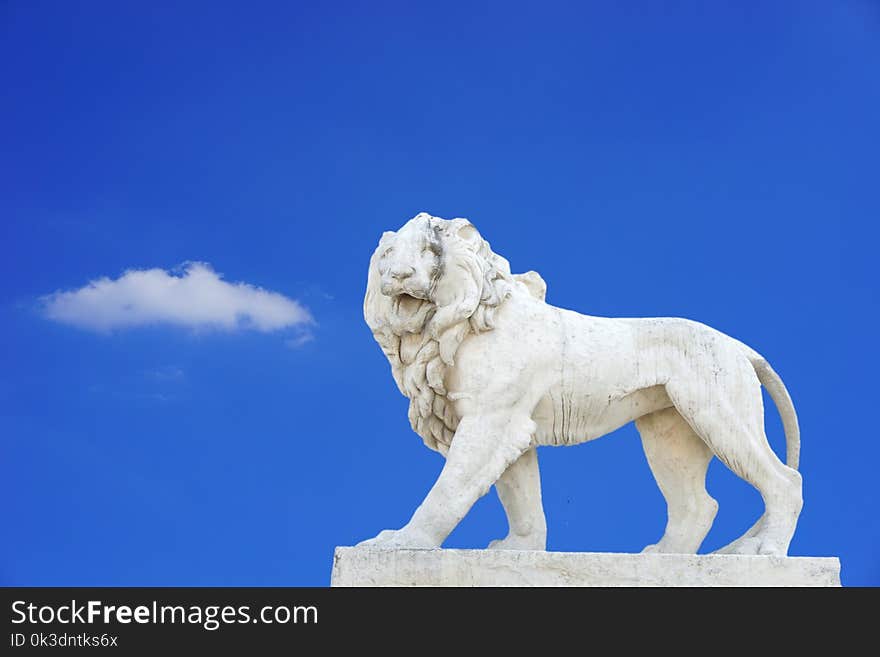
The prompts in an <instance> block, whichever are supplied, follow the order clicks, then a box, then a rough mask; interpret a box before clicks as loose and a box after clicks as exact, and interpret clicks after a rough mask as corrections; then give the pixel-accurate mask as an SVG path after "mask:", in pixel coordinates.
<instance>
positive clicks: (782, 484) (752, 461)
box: [666, 361, 803, 556]
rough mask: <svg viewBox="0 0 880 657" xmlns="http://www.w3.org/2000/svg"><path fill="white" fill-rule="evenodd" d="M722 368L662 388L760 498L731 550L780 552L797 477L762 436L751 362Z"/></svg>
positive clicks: (793, 514)
mask: <svg viewBox="0 0 880 657" xmlns="http://www.w3.org/2000/svg"><path fill="white" fill-rule="evenodd" d="M747 368H748V369H747ZM727 372H728V376H726V377H717V378H714V379H713V380H712V381H700V380H699V375H696V374H692V375H691V376H689V377H683V378H682V379H681V380H679V381H670V382H669V383H667V385H666V390H667V393H668V394H669V398H670V399H671V400H672V402H673V403H674V404H675V407H676V408H677V409H678V411H679V413H680V414H681V415H682V416H683V417H685V418H686V419H687V421H688V424H690V425H691V426H692V427H693V429H694V431H696V433H697V435H699V436H700V437H701V438H702V439H703V440H704V441H705V442H706V444H707V445H708V446H709V447H710V448H711V449H712V451H713V452H714V453H715V455H716V456H718V458H719V459H721V461H722V462H723V463H724V464H725V465H726V466H727V467H729V468H730V469H731V470H733V472H734V473H735V474H737V475H738V476H740V477H741V478H742V479H744V480H746V481H747V482H749V483H750V484H752V485H753V486H754V487H755V488H757V489H758V492H759V493H760V494H761V497H762V498H763V500H764V507H765V512H764V516H763V518H762V519H761V520H760V521H759V522H758V523H757V524H756V525H755V526H754V527H753V528H752V529H751V530H750V531H749V532H747V535H746V536H744V537H743V539H742V540H741V541H737V545H736V546H735V549H733V550H731V551H734V552H736V553H739V554H772V555H778V556H785V555H786V554H787V553H788V546H789V543H790V542H791V538H792V536H793V535H794V530H795V526H796V525H797V520H798V516H799V514H800V511H801V506H802V505H803V497H802V495H801V476H800V474H799V473H798V472H797V471H796V470H794V469H792V468H789V467H788V466H785V465H783V464H782V462H781V461H780V460H779V459H778V458H777V457H776V455H775V454H774V453H773V450H771V449H770V445H769V443H768V442H767V437H766V436H765V435H764V414H763V403H762V399H761V385H760V383H759V382H758V380H757V378H755V376H754V372H753V371H752V370H751V366H750V365H749V364H748V363H747V362H745V361H744V362H743V367H742V372H741V373H739V374H740V375H739V376H737V375H736V368H735V366H731V367H729V368H728V369H727ZM749 534H751V535H749Z"/></svg>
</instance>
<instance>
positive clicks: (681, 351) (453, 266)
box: [362, 213, 802, 555]
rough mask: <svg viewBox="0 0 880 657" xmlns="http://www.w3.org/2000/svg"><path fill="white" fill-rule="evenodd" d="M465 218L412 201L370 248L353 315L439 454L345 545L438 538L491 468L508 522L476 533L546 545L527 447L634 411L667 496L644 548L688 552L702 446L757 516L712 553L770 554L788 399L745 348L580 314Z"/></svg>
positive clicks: (786, 490) (483, 486) (790, 487)
mask: <svg viewBox="0 0 880 657" xmlns="http://www.w3.org/2000/svg"><path fill="white" fill-rule="evenodd" d="M545 292H546V285H545V284H544V281H543V280H542V279H541V277H540V276H539V275H538V274H536V273H535V272H528V273H526V274H516V275H511V273H510V266H509V264H508V263H507V261H506V260H505V259H504V258H502V257H501V256H499V255H497V254H495V253H493V252H492V250H491V249H490V248H489V244H488V243H487V242H486V241H485V240H483V239H482V238H481V236H480V234H479V233H478V232H477V230H476V229H475V228H474V226H473V225H472V224H471V223H470V222H468V221H467V220H465V219H452V220H448V221H447V220H444V219H440V218H438V217H432V216H430V215H429V214H425V213H421V214H419V215H417V216H416V217H414V218H413V219H411V220H410V221H409V222H407V223H406V224H405V225H404V226H403V227H402V228H401V229H400V230H399V231H397V232H396V233H394V232H387V233H385V234H384V235H383V236H382V239H381V241H380V242H379V246H378V248H377V249H376V251H375V253H374V254H373V257H372V259H371V260H370V270H369V279H368V283H367V292H366V298H365V300H364V316H365V318H366V321H367V324H368V325H369V327H370V329H371V330H372V331H373V335H374V336H375V338H376V340H377V342H378V343H379V345H380V346H381V347H382V350H383V351H384V352H385V355H386V356H387V357H388V360H389V361H390V363H391V372H392V374H393V376H394V380H395V382H396V383H397V386H398V387H399V388H400V391H401V392H402V393H403V394H404V395H406V396H407V397H409V399H410V407H409V419H410V423H411V424H412V427H413V429H414V430H415V431H416V432H417V433H418V434H419V435H420V436H421V437H422V439H423V440H424V441H425V444H426V445H427V446H428V447H430V448H431V449H435V450H437V451H439V452H440V453H441V454H443V455H444V456H445V457H446V463H445V465H444V467H443V470H442V472H441V473H440V476H439V478H438V480H437V482H436V483H435V484H434V486H433V487H432V488H431V490H430V492H429V493H428V495H427V497H426V498H425V500H424V501H423V502H422V504H421V505H420V506H419V508H418V509H417V510H416V511H415V513H414V514H413V516H412V518H411V520H410V521H409V522H408V523H407V524H406V525H405V526H404V527H403V528H402V529H399V530H386V531H383V532H381V533H380V534H379V535H378V536H376V537H375V538H373V539H370V540H368V541H364V543H362V544H369V545H381V546H387V547H419V548H430V547H439V546H440V545H441V544H442V543H443V541H444V540H445V539H446V537H447V536H448V535H449V533H450V532H451V531H452V530H453V529H454V528H455V526H456V525H457V524H458V523H459V522H460V521H461V519H462V518H463V517H464V515H465V514H466V513H467V512H468V510H469V509H470V508H471V506H472V505H473V504H474V502H475V501H476V500H477V499H478V498H480V497H481V496H482V495H484V494H485V493H486V492H487V491H488V490H489V488H490V487H491V486H492V485H493V484H494V485H495V487H496V489H497V491H498V496H499V497H500V499H501V502H502V504H503V505H504V509H505V512H506V514H507V518H508V522H509V525H510V531H509V534H508V536H507V537H506V538H504V539H502V540H499V541H493V542H492V543H491V544H490V547H493V548H501V549H527V550H543V549H546V535H547V527H546V521H545V518H544V510H543V506H542V502H541V488H540V477H539V474H538V460H537V455H536V450H535V448H536V447H537V446H540V445H574V444H577V443H581V442H585V441H588V440H593V439H594V438H598V437H599V436H602V435H604V434H607V433H609V432H611V431H613V430H615V429H617V428H618V427H620V426H622V425H624V424H626V423H628V422H632V421H635V422H636V426H637V428H638V430H639V433H640V434H641V437H642V443H643V445H644V450H645V454H646V455H647V457H648V462H649V464H650V466H651V471H652V472H653V474H654V477H655V478H656V480H657V483H658V485H659V486H660V490H661V491H662V493H663V496H664V497H665V499H666V503H667V506H668V522H667V525H666V531H665V533H664V534H663V537H662V538H661V539H660V541H659V542H658V543H656V544H655V545H651V546H648V547H647V548H645V550H646V551H655V552H677V553H695V552H696V551H697V550H698V549H699V547H700V544H701V543H702V541H703V539H704V537H705V536H706V533H707V532H708V531H709V528H710V527H711V525H712V522H713V520H714V518H715V513H716V511H717V508H718V505H717V503H716V502H715V500H714V499H712V498H711V497H710V496H709V494H708V493H707V492H706V488H705V478H706V470H707V468H708V465H709V461H710V460H711V459H712V456H713V455H715V456H717V457H718V458H719V459H721V461H723V462H724V463H725V464H726V465H727V466H728V467H729V468H730V469H731V470H733V471H734V472H735V473H736V474H737V475H739V476H740V477H742V478H743V479H744V480H746V481H747V482H749V483H750V484H752V485H753V486H755V488H757V489H758V491H759V492H760V493H761V496H762V497H763V499H764V505H765V511H764V514H763V516H762V517H761V519H760V520H759V521H758V522H757V523H755V525H754V526H753V527H752V528H751V529H750V530H749V531H748V532H746V533H745V534H744V535H743V536H742V537H740V538H739V539H737V540H736V541H734V542H733V543H731V544H730V545H728V546H727V547H726V548H723V549H722V550H721V551H722V552H732V553H738V554H773V555H785V554H786V553H787V551H788V546H789V543H790V542H791V538H792V535H793V534H794V530H795V525H796V524H797V519H798V515H799V514H800V510H801V506H802V496H801V477H800V474H799V473H798V472H797V466H798V457H799V449H800V438H799V430H798V423H797V416H796V415H795V411H794V407H793V406H792V403H791V399H790V397H789V395H788V392H787V391H786V389H785V386H784V385H783V383H782V381H781V380H780V378H779V377H778V376H777V374H776V373H775V372H774V371H773V370H772V369H771V368H770V365H768V363H767V361H766V360H764V359H763V358H762V357H761V356H760V355H759V354H757V353H756V352H755V351H753V350H752V349H750V348H749V347H747V346H746V345H744V344H743V343H741V342H739V341H737V340H735V339H733V338H731V337H728V336H726V335H724V334H723V333H720V332H718V331H716V330H714V329H712V328H709V327H708V326H705V325H703V324H699V323H697V322H694V321H690V320H686V319H676V318H656V319H609V318H604V317H590V316H585V315H581V314H578V313H576V312H572V311H570V310H565V309H562V308H556V307H554V306H551V305H549V304H547V303H545V302H544V294H545ZM761 384H763V385H764V386H765V387H766V388H767V391H768V392H769V393H770V396H771V397H772V399H773V401H774V402H775V404H776V406H777V408H778V409H779V412H780V415H781V417H782V422H783V426H784V428H785V436H786V445H787V459H786V460H787V463H788V465H783V464H782V463H781V462H780V461H779V459H777V458H776V456H775V454H774V453H773V451H772V450H771V449H770V446H769V444H768V443H767V438H766V436H765V434H764V418H763V404H762V399H761Z"/></svg>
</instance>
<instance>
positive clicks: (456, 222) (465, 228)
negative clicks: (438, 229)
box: [448, 217, 482, 244]
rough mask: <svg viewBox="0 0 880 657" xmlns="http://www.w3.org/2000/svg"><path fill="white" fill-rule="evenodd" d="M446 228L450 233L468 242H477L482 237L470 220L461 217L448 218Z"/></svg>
mask: <svg viewBox="0 0 880 657" xmlns="http://www.w3.org/2000/svg"><path fill="white" fill-rule="evenodd" d="M448 230H449V233H450V234H451V235H457V236H458V237H460V238H461V239H463V240H464V241H465V242H468V243H470V244H479V243H480V240H481V239H482V238H481V237H480V232H479V231H478V230H477V229H476V227H475V226H474V225H473V224H472V223H471V222H470V221H468V220H467V219H462V218H461V217H459V218H456V219H450V220H449V226H448Z"/></svg>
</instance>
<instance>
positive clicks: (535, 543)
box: [487, 534, 547, 551]
mask: <svg viewBox="0 0 880 657" xmlns="http://www.w3.org/2000/svg"><path fill="white" fill-rule="evenodd" d="M487 549H488V550H539V551H544V550H546V549H547V539H546V537H544V536H540V535H538V534H529V535H528V536H517V535H516V534H508V535H507V537H506V538H499V539H496V540H494V541H492V542H491V543H489V547H488V548H487Z"/></svg>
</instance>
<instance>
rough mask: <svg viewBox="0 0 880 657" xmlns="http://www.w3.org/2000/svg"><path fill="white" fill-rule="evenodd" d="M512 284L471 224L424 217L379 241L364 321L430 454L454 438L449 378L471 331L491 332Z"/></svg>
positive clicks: (501, 261) (505, 268) (507, 270)
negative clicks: (446, 380)
mask: <svg viewBox="0 0 880 657" xmlns="http://www.w3.org/2000/svg"><path fill="white" fill-rule="evenodd" d="M513 285H514V279H513V277H512V276H511V273H510V265H509V264H508V262H507V260H505V259H504V258H502V257H501V256H499V255H496V254H495V253H493V252H492V249H491V248H489V243H488V242H486V241H485V240H484V239H483V238H482V237H481V236H480V234H479V233H478V232H477V229H476V228H474V226H473V225H472V224H471V223H470V222H469V221H468V220H467V219H450V220H446V219H441V218H439V217H432V216H431V215H429V214H427V213H424V212H423V213H421V214H418V215H416V216H415V217H413V218H412V219H410V220H409V221H408V222H407V223H406V224H405V225H404V226H403V227H402V228H401V229H400V230H398V231H397V232H387V233H385V234H383V235H382V239H381V240H380V241H379V246H378V247H377V248H376V251H375V252H374V253H373V257H372V258H371V259H370V271H369V276H368V279H367V293H366V297H365V298H364V318H365V319H366V321H367V325H369V327H370V329H371V330H372V331H373V336H374V337H375V338H376V341H377V342H378V343H379V345H380V346H381V347H382V350H383V351H384V352H385V355H386V356H387V357H388V360H389V361H390V363H391V371H392V374H393V375H394V380H395V381H396V382H397V386H398V388H400V391H401V392H402V393H403V394H404V395H406V396H407V397H409V398H410V409H409V419H410V423H411V424H412V427H413V430H415V431H416V433H418V434H419V435H420V436H421V437H422V438H423V439H424V441H425V443H426V444H427V445H428V446H429V447H431V448H433V449H438V448H442V446H444V445H448V444H449V442H450V441H451V440H452V435H453V433H454V432H455V429H456V427H457V426H458V418H457V417H456V416H455V412H454V410H453V408H452V404H448V403H447V402H446V389H445V387H444V377H445V374H446V369H447V367H450V366H452V365H453V364H454V358H455V352H456V351H457V349H458V346H459V345H460V344H461V342H462V340H464V338H465V337H466V336H467V335H468V334H469V333H471V332H474V333H480V332H483V331H488V330H490V329H492V328H493V326H494V322H493V320H494V313H495V310H496V309H497V308H498V306H499V305H501V303H502V302H503V301H504V300H505V299H506V298H507V297H508V296H509V294H510V293H511V290H512V289H513Z"/></svg>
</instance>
